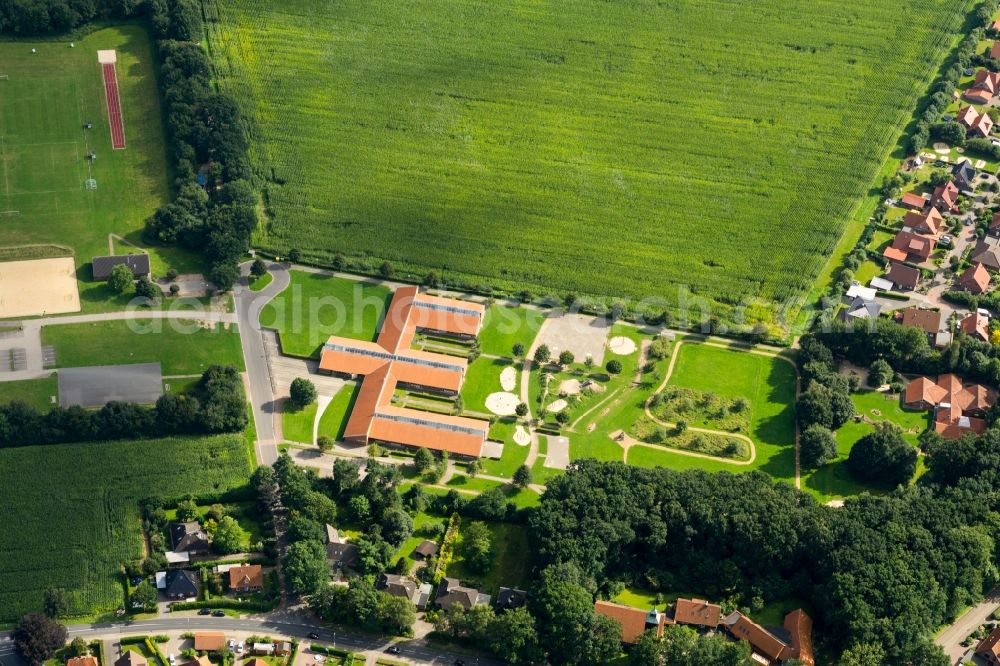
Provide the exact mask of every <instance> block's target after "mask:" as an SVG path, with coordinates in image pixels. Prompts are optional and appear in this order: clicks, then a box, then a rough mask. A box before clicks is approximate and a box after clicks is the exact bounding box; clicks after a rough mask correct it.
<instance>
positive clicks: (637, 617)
mask: <svg viewBox="0 0 1000 666" xmlns="http://www.w3.org/2000/svg"><path fill="white" fill-rule="evenodd" d="M594 612H595V613H597V614H598V615H603V616H604V617H610V618H611V619H612V620H616V621H617V622H618V624H620V625H621V627H622V643H636V642H637V641H638V640H639V638H640V637H641V636H642V635H643V634H644V633H646V619H647V618H648V617H649V612H648V611H644V610H642V609H641V608H633V607H631V606H623V605H622V604H616V603H614V602H611V601H600V600H598V601H595V602H594ZM659 617H660V622H659V624H657V625H656V635H657V637H661V636H663V626H664V625H665V624H667V623H669V622H670V621H669V620H668V619H667V616H666V615H665V614H663V613H660V616H659Z"/></svg>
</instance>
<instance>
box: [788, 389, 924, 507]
mask: <svg viewBox="0 0 1000 666" xmlns="http://www.w3.org/2000/svg"><path fill="white" fill-rule="evenodd" d="M886 398H887V396H886V394H883V393H879V392H877V391H863V392H860V393H855V394H853V395H851V399H852V400H854V406H855V408H856V409H857V412H858V414H861V415H862V416H864V417H866V418H868V419H870V420H872V421H891V422H893V423H895V424H896V425H898V426H899V427H900V428H902V429H903V436H904V437H905V438H906V440H907V441H908V442H910V443H911V444H913V445H914V446H917V443H918V439H919V437H920V434H921V433H923V432H924V431H925V430H927V428H928V426H929V425H930V412H917V411H912V410H907V409H903V408H902V406H901V404H900V401H899V396H892V397H891V398H889V399H886ZM874 429H875V428H874V426H872V425H871V424H870V423H865V422H863V421H862V422H860V423H856V422H854V421H853V420H852V421H849V422H848V423H845V424H844V425H842V426H841V427H840V429H838V430H837V433H836V437H837V458H836V460H833V461H831V462H829V463H827V464H826V465H823V466H822V467H820V468H819V469H817V470H815V471H813V472H811V473H808V474H803V477H802V487H803V489H805V490H807V491H809V492H811V493H812V494H813V495H815V496H816V497H817V499H819V500H820V501H823V502H827V501H830V500H832V499H840V498H844V497H850V496H852V495H857V494H858V493H861V492H865V491H868V492H872V493H881V492H884V490H883V489H880V488H873V487H871V486H869V485H867V484H865V483H861V482H860V481H857V480H855V479H854V477H853V476H851V473H850V472H849V471H848V470H847V456H848V455H850V453H851V448H853V447H854V444H855V443H856V442H857V441H858V440H859V439H861V438H862V437H864V436H865V435H867V434H868V433H870V432H872V431H873V430H874ZM920 473H921V471H920V470H919V469H918V471H917V475H916V476H919V475H920Z"/></svg>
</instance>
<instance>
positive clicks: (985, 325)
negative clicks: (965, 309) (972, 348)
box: [958, 312, 990, 342]
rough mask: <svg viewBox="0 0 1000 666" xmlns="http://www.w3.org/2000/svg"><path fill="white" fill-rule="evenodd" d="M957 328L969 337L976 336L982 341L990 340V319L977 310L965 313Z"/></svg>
mask: <svg viewBox="0 0 1000 666" xmlns="http://www.w3.org/2000/svg"><path fill="white" fill-rule="evenodd" d="M958 328H959V329H960V330H962V331H963V332H964V333H965V334H966V335H968V336H969V337H970V338H976V339H977V340H981V341H982V342H989V341H990V319H989V317H986V316H985V315H981V314H979V313H978V312H973V313H972V314H970V315H967V316H966V317H965V318H964V319H962V321H960V322H959V323H958Z"/></svg>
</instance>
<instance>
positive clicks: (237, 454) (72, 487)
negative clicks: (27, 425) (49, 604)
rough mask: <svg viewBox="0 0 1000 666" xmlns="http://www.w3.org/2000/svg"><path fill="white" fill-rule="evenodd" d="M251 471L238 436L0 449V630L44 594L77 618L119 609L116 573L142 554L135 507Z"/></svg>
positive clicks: (239, 479) (229, 484)
mask: <svg viewBox="0 0 1000 666" xmlns="http://www.w3.org/2000/svg"><path fill="white" fill-rule="evenodd" d="M250 469H251V462H250V459H249V458H248V454H247V447H246V445H245V442H244V441H243V437H242V436H241V435H225V436H219V437H209V438H174V439H160V440H144V441H124V442H101V443H85V444H64V445H52V446H36V447H25V448H14V449H3V450H0V488H3V489H4V521H3V522H4V526H5V527H4V529H3V530H0V561H2V562H3V566H2V567H0V623H4V622H13V621H14V620H16V619H17V618H18V617H19V616H20V615H21V614H23V613H27V612H29V611H37V610H38V609H39V608H40V607H41V603H42V593H43V591H44V589H45V588H47V587H63V588H65V589H66V590H67V591H68V592H69V596H70V612H71V614H73V615H91V614H94V613H98V612H104V611H112V610H114V609H115V608H117V607H119V606H120V605H121V604H122V601H123V599H122V585H121V581H119V580H118V568H119V567H120V566H121V564H122V562H124V561H126V560H129V559H135V558H139V557H141V555H142V553H143V545H142V532H141V525H140V521H139V507H138V502H139V501H140V500H142V499H143V498H146V497H151V496H154V495H159V496H162V497H166V498H171V497H179V496H181V495H183V494H185V493H195V494H203V495H204V494H218V493H223V492H225V491H228V490H231V489H234V488H238V487H240V486H242V485H243V484H245V483H246V480H247V478H248V476H249V474H250Z"/></svg>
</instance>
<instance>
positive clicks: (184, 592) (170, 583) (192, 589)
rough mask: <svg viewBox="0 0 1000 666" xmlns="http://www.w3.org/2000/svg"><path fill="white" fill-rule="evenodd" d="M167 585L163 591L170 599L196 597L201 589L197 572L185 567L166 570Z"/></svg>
mask: <svg viewBox="0 0 1000 666" xmlns="http://www.w3.org/2000/svg"><path fill="white" fill-rule="evenodd" d="M166 582H167V586H166V588H164V590H163V593H164V594H165V595H167V597H169V598H170V599H197V598H198V591H199V590H200V589H201V581H200V580H199V576H198V574H196V573H195V572H193V571H188V570H187V569H173V570H171V571H168V572H167V581H166Z"/></svg>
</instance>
